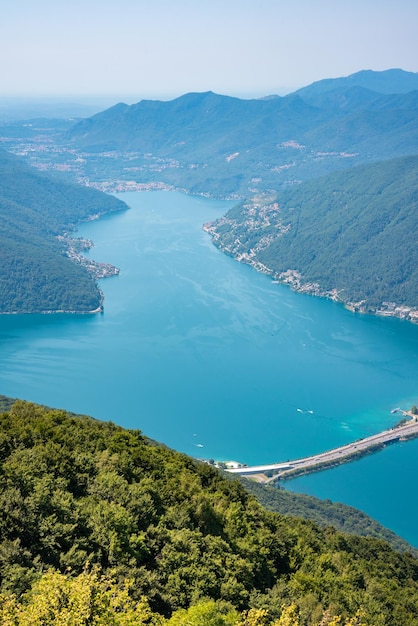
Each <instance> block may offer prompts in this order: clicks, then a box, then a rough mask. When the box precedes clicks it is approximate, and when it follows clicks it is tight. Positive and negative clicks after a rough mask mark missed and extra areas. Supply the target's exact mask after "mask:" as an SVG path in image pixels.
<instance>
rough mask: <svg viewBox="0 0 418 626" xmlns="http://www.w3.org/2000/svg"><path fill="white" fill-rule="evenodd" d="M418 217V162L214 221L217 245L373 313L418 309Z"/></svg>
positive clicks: (246, 207) (319, 186) (302, 191)
mask: <svg viewBox="0 0 418 626" xmlns="http://www.w3.org/2000/svg"><path fill="white" fill-rule="evenodd" d="M417 217H418V157H405V158H402V159H394V160H391V161H386V162H382V163H378V164H375V165H369V166H359V167H356V168H352V169H351V170H348V171H345V172H342V173H341V172H339V173H334V174H330V175H329V176H327V177H324V178H321V179H318V180H315V181H310V182H306V183H304V184H303V185H299V186H297V187H294V188H292V189H289V190H287V191H283V192H281V193H280V194H279V195H278V197H277V200H276V199H275V201H274V202H271V201H270V202H269V201H268V200H263V199H262V198H261V199H260V198H256V199H255V201H254V202H248V203H243V204H242V205H240V206H238V207H236V208H234V209H232V210H231V211H229V212H228V213H227V215H226V216H225V218H221V219H220V220H217V222H215V223H214V235H215V237H214V241H215V243H216V245H218V246H219V247H221V249H223V250H225V251H227V252H229V253H230V254H232V255H233V256H236V257H237V256H240V258H241V255H243V254H244V255H249V257H250V258H251V259H252V260H251V262H252V263H254V262H260V263H262V264H263V265H264V266H266V267H267V268H269V270H270V272H271V273H272V274H273V275H274V276H275V277H277V278H280V279H282V280H284V278H283V276H282V273H284V272H287V271H288V270H294V271H297V272H299V273H300V275H301V285H300V287H302V288H304V287H305V286H306V285H312V284H313V285H315V284H317V285H318V289H317V291H318V292H319V293H320V294H321V293H328V294H329V293H330V292H331V291H332V290H336V291H337V292H338V295H337V298H338V299H339V300H340V301H342V302H356V303H358V302H361V303H362V305H361V306H362V307H363V308H364V309H365V310H369V311H374V310H376V309H377V308H379V307H381V306H382V304H383V303H384V302H394V303H397V304H398V305H407V306H410V307H418V249H417V247H416V245H415V232H416V230H417ZM296 288H299V286H297V287H296ZM308 291H310V292H312V293H316V288H315V287H313V289H311V290H310V288H308Z"/></svg>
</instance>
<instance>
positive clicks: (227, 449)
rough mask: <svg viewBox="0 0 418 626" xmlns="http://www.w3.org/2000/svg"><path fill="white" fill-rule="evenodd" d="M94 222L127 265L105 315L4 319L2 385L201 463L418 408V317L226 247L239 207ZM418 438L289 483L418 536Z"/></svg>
mask: <svg viewBox="0 0 418 626" xmlns="http://www.w3.org/2000/svg"><path fill="white" fill-rule="evenodd" d="M119 197H120V198H121V199H122V200H125V201H126V202H127V203H128V204H129V206H130V207H131V209H130V210H129V211H125V212H121V213H118V214H113V215H109V216H106V217H104V218H102V219H100V220H98V221H95V222H89V223H86V224H83V225H82V226H81V227H80V229H79V232H78V234H79V235H80V236H83V237H87V238H90V239H92V240H93V241H94V243H95V247H94V248H93V249H92V250H91V251H90V252H89V255H90V256H91V257H92V258H94V259H95V260H97V261H105V262H107V263H113V264H114V265H116V266H117V267H119V268H120V270H121V273H120V275H119V276H117V277H113V278H108V279H105V280H104V281H102V282H101V286H102V288H103V290H104V293H105V309H104V313H103V314H98V315H91V316H90V315H85V316H83V315H29V316H16V315H10V316H2V317H0V346H1V350H0V393H3V394H5V395H9V396H12V397H20V398H24V399H27V400H31V401H34V402H39V403H42V404H47V405H49V406H55V407H59V408H65V409H68V410H71V411H74V412H77V413H84V414H89V415H92V416H94V417H96V418H98V419H103V420H112V421H113V422H116V423H118V424H121V425H122V426H125V427H129V428H140V429H141V430H142V431H143V432H144V434H146V435H147V436H149V437H152V438H154V439H156V440H159V441H162V442H164V443H165V444H167V445H168V446H170V447H173V448H175V449H177V450H180V451H183V452H186V453H187V454H190V455H193V456H196V457H199V458H207V459H209V458H212V459H216V460H231V459H234V460H237V461H241V462H245V463H248V464H254V463H270V462H276V461H283V460H288V459H292V458H297V457H300V456H303V455H308V454H313V453H315V452H320V451H323V450H325V449H328V448H331V447H334V446H337V445H340V444H343V443H346V442H349V441H352V440H354V439H358V438H360V437H364V436H366V435H369V434H372V433H375V432H378V431H380V430H383V429H385V428H388V427H390V426H391V425H393V424H394V423H396V421H397V420H398V419H399V416H394V415H393V414H391V409H392V408H394V407H398V406H401V407H402V408H405V409H406V408H410V406H411V405H412V404H416V403H418V359H417V356H418V326H414V325H412V324H409V323H407V322H402V321H400V320H394V319H383V318H377V317H372V316H363V315H358V314H353V313H351V312H349V311H346V310H345V309H344V308H343V307H342V306H341V305H338V304H336V303H333V302H330V301H327V300H322V299H318V298H314V297H311V296H307V295H301V294H296V293H293V292H292V291H291V290H290V289H289V288H287V287H285V286H281V285H277V284H274V283H273V282H272V280H271V279H270V278H269V277H267V276H264V275H262V274H258V273H257V272H256V271H255V270H253V269H252V268H250V267H247V266H245V265H241V264H239V263H237V262H236V261H234V260H233V259H231V258H229V257H228V256H226V255H224V254H223V253H222V252H220V251H219V250H217V249H216V248H215V247H214V246H213V245H212V243H211V239H210V237H209V236H208V235H207V234H206V233H205V232H204V231H203V230H202V224H203V223H204V222H207V221H210V220H213V219H215V218H216V217H218V216H220V215H222V214H223V213H224V212H225V211H226V210H227V208H229V207H230V206H231V203H230V202H221V201H215V200H210V199H206V198H196V197H190V196H187V195H184V194H180V193H175V192H152V193H125V194H119ZM417 453H418V441H417V440H415V441H412V442H408V443H403V444H396V445H392V446H389V447H387V448H386V449H385V450H384V451H383V452H381V453H378V454H375V455H372V456H370V457H367V458H365V459H363V460H361V461H357V462H355V463H351V464H348V465H345V466H341V467H339V468H335V469H333V470H328V471H326V472H321V473H317V474H313V475H310V476H306V477H301V478H298V479H297V480H293V481H291V482H288V483H287V484H286V486H287V487H288V488H290V489H293V490H295V491H300V492H304V493H309V494H312V495H317V496H319V497H322V498H330V499H332V500H335V501H341V502H344V503H346V504H351V505H352V506H356V507H358V508H361V509H362V510H364V511H365V512H367V513H368V514H370V515H372V516H373V517H375V518H376V519H378V520H379V521H380V522H381V523H383V524H384V525H386V526H388V527H389V528H391V529H392V530H394V531H395V532H397V533H398V534H400V535H402V536H403V537H404V538H405V539H407V540H408V541H410V542H411V543H412V544H413V545H415V546H417V547H418V530H417V528H416V525H415V520H416V519H417V512H418V510H417V508H418V504H417V500H416V498H415V497H414V493H415V488H414V486H413V485H412V484H411V481H412V480H413V479H414V476H415V474H416V472H417V470H418V454H417Z"/></svg>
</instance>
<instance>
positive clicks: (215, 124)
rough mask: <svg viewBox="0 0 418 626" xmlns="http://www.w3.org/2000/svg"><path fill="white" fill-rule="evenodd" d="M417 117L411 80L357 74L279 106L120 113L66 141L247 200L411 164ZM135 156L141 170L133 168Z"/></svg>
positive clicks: (172, 105)
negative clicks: (389, 164) (320, 179)
mask: <svg viewBox="0 0 418 626" xmlns="http://www.w3.org/2000/svg"><path fill="white" fill-rule="evenodd" d="M411 87H413V88H414V89H413V90H412V91H411V90H410V88H411ZM400 90H401V91H400ZM394 94H395V95H394ZM417 113H418V79H417V75H416V74H411V73H407V72H403V71H402V70H390V71H387V72H360V73H358V74H354V75H353V76H351V77H348V78H346V79H330V80H326V81H320V82H319V83H314V84H313V85H311V86H309V87H306V88H304V89H302V90H299V91H298V92H295V93H293V94H290V95H288V96H285V97H279V96H275V97H270V98H266V99H259V100H240V99H238V98H231V97H228V96H221V95H217V94H214V93H212V92H207V93H194V94H186V95H184V96H181V97H180V98H177V99H175V100H172V101H169V102H161V101H150V100H143V101H141V102H139V103H137V104H134V105H130V106H128V105H125V104H122V103H121V104H117V105H115V106H114V107H112V108H110V109H107V110H106V111H104V112H102V113H99V114H97V115H95V116H93V117H91V118H88V119H86V120H82V121H81V122H79V123H78V124H76V125H75V126H74V127H73V128H72V129H70V130H69V131H68V133H67V134H66V139H67V140H68V141H69V143H70V145H71V146H73V147H76V148H77V149H79V150H82V151H87V152H89V153H96V154H97V153H101V152H108V153H115V152H117V153H119V156H120V153H124V154H127V153H130V154H131V158H132V161H133V162H132V163H131V168H132V169H130V172H131V173H132V176H133V177H135V175H136V176H138V175H139V176H140V177H141V174H142V175H143V176H144V177H145V176H146V177H147V178H150V177H151V180H154V181H156V180H158V181H161V182H164V183H166V184H168V185H175V186H178V187H183V188H185V189H187V190H188V191H190V192H196V193H211V194H216V193H218V194H220V195H222V194H224V195H225V194H237V195H240V196H242V197H246V196H248V195H249V194H250V193H252V192H253V191H255V192H259V191H268V190H271V189H278V188H280V187H281V186H283V185H288V184H294V183H296V182H300V181H301V180H305V179H308V178H314V177H316V176H319V175H321V174H324V173H326V172H329V171H332V170H335V169H343V168H347V167H350V166H352V165H354V164H358V163H364V162H370V161H377V160H381V159H387V158H393V157H395V156H403V155H408V154H414V153H415V152H416V146H417V145H418V114H417ZM147 155H148V159H149V158H150V156H151V155H152V157H153V162H152V163H150V162H148V163H147V161H146V156H147ZM139 156H142V157H143V161H142V162H139V161H138V163H135V157H136V158H138V157H139ZM109 158H111V155H109ZM135 167H137V170H136V172H135ZM126 173H127V172H125V173H124V172H122V171H120V176H122V177H124V176H126Z"/></svg>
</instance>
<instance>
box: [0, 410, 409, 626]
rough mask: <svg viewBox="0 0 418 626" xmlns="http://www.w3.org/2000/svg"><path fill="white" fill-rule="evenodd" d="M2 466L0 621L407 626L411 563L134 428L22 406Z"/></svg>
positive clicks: (6, 428)
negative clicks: (265, 501)
mask: <svg viewBox="0 0 418 626" xmlns="http://www.w3.org/2000/svg"><path fill="white" fill-rule="evenodd" d="M0 462H1V465H0V512H1V513H0V590H1V593H2V597H1V600H2V603H1V606H2V609H1V611H2V612H3V614H2V619H3V623H10V624H17V625H21V624H22V625H23V624H29V623H31V624H32V625H37V624H39V625H40V624H42V625H47V624H56V623H65V624H86V625H87V624H91V623H98V624H172V625H175V624H191V625H193V624H205V626H206V625H208V626H210V624H213V625H215V624H217V625H222V624H234V625H236V626H238V625H239V624H241V625H242V626H244V625H247V626H249V625H251V624H253V625H254V626H256V625H260V626H261V625H264V626H269V625H271V624H276V625H279V624H280V625H284V624H288V625H291V626H292V625H294V626H296V625H299V626H301V625H312V626H314V625H318V624H322V625H325V624H329V625H331V624H367V625H370V626H380V625H393V626H395V624H396V626H399V625H405V626H406V625H408V626H413V625H414V624H418V561H416V560H415V559H414V558H413V557H412V556H411V555H407V554H400V553H397V552H395V551H394V550H392V549H391V548H390V547H389V545H388V544H387V543H385V542H383V541H379V540H374V539H365V538H361V537H355V536H350V535H346V534H341V533H338V532H336V531H335V530H334V529H332V528H325V529H324V528H320V527H319V526H317V525H316V524H314V523H313V522H307V521H303V520H300V519H297V518H292V519H289V518H288V517H284V516H280V515H278V514H276V513H272V512H267V511H265V510H264V509H263V508H262V507H261V506H260V505H259V504H258V503H257V501H256V500H255V499H254V498H253V497H252V496H251V495H249V494H248V492H247V491H246V490H245V489H244V487H243V486H242V485H241V484H240V483H239V482H238V481H236V480H230V479H227V478H225V477H223V476H222V475H221V474H220V473H219V472H218V471H216V470H215V469H213V468H212V467H211V466H209V465H207V464H204V463H201V462H198V461H195V460H193V459H191V458H189V457H186V456H185V455H182V454H179V453H176V452H173V451H171V450H169V449H167V448H165V447H163V446H160V445H157V444H155V443H152V442H150V441H149V440H147V439H146V438H145V437H144V436H143V435H142V434H141V433H140V432H139V431H134V430H124V429H122V428H120V427H117V426H115V425H114V424H112V423H101V422H97V421H95V420H93V419H90V418H87V417H84V418H83V417H74V416H71V415H68V414H67V413H66V412H64V411H56V410H49V409H45V408H42V407H39V406H35V405H32V404H27V403H24V402H20V401H18V402H16V403H15V404H14V405H13V406H12V407H11V408H10V409H9V410H7V411H6V412H5V413H3V414H2V415H1V416H0ZM0 615H1V614H0ZM7 620H8V621H7ZM65 620H66V621H65ZM286 620H287V621H286ZM350 620H351V621H350Z"/></svg>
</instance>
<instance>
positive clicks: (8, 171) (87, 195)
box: [0, 151, 126, 313]
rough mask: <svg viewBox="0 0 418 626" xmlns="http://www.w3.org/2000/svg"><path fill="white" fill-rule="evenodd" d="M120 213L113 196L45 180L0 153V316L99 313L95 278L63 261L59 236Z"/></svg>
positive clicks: (67, 260) (98, 298)
mask: <svg viewBox="0 0 418 626" xmlns="http://www.w3.org/2000/svg"><path fill="white" fill-rule="evenodd" d="M124 208H126V205H125V204H124V203H123V202H120V201H119V200H118V199H116V198H114V197H112V196H106V195H105V194H103V193H100V192H98V191H96V190H94V189H88V188H85V187H81V186H77V185H70V184H65V183H63V182H61V181H59V180H55V179H52V178H49V177H47V176H44V175H42V174H40V173H38V172H36V170H34V169H32V168H30V167H28V166H26V165H25V164H24V163H22V162H21V161H20V160H19V159H17V158H16V157H14V156H12V155H10V154H8V153H7V152H4V151H0V219H1V222H2V227H1V230H0V251H1V252H0V255H1V256H0V258H1V264H2V267H1V272H0V313H39V312H45V311H62V310H64V311H79V312H86V311H91V310H95V309H97V308H98V307H99V306H100V305H101V293H100V290H99V288H98V286H97V284H96V281H95V279H94V278H93V277H92V276H91V275H90V274H89V273H88V272H87V271H86V269H85V268H84V267H82V266H80V265H77V264H76V263H74V262H73V261H72V260H71V259H70V258H69V257H68V256H67V254H66V250H65V248H64V246H63V244H62V243H61V242H60V241H58V239H57V236H58V235H60V234H62V233H63V232H64V231H66V230H71V229H72V228H73V226H74V225H75V224H77V223H78V222H80V221H82V220H86V219H88V218H90V217H92V216H94V215H99V214H102V213H105V212H108V211H116V210H121V209H124Z"/></svg>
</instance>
